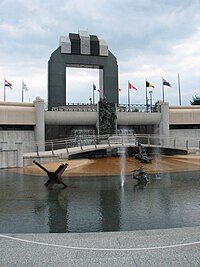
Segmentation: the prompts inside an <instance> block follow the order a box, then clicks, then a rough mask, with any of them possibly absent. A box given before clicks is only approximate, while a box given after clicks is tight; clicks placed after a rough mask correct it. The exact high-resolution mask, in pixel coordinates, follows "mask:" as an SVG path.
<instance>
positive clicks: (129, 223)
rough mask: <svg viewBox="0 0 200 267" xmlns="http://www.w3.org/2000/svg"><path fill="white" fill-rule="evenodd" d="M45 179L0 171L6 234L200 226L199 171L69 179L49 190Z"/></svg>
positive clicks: (1, 221) (0, 224) (1, 228)
mask: <svg viewBox="0 0 200 267" xmlns="http://www.w3.org/2000/svg"><path fill="white" fill-rule="evenodd" d="M46 181H47V177H46V176H31V175H23V174H20V173H13V172H11V171H7V170H1V171H0V232H1V233H48V232H51V233H66V232H72V233H78V232H102V231H105V232H106V231H129V230H139V229H140V230H143V229H161V228H175V227H187V226H199V225H200V212H199V210H200V201H199V200H200V172H199V171H194V172H178V173H164V174H159V176H158V175H155V174H154V175H153V174H152V175H150V182H149V183H148V184H147V185H146V186H139V185H137V182H136V181H135V180H133V179H132V176H126V177H125V184H124V187H123V188H121V181H120V176H105V177H67V178H65V179H64V181H65V182H66V183H67V184H68V186H69V187H68V188H66V189H63V188H62V186H61V185H55V186H54V187H53V189H52V190H47V189H46V187H45V186H44V183H45V182H46Z"/></svg>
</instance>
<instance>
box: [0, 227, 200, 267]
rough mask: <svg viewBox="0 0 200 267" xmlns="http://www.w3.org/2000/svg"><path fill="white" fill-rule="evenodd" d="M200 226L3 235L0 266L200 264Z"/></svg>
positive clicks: (186, 266)
mask: <svg viewBox="0 0 200 267" xmlns="http://www.w3.org/2000/svg"><path fill="white" fill-rule="evenodd" d="M199 251H200V227H188V228H176V229H163V230H147V231H130V232H126V231H125V232H103V233H81V234H72V233H66V234H0V255H1V257H0V266H1V267H8V266H10V267H11V266H16V267H18V266H19V267H29V266H31V267H35V266H37V267H41V266H44V267H46V266H48V267H51V266H52V267H53V266H55V267H57V266H73V267H81V266H84V267H85V266H87V267H89V266H91V267H94V266H95V267H101V266H103V267H106V266H109V267H110V266H111V267H118V266H119V267H121V266H126V267H127V266H130V267H138V266H140V267H149V266H162V267H167V266H173V267H176V266H180V267H184V266H185V267H188V266H200V258H199Z"/></svg>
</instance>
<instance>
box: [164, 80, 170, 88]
mask: <svg viewBox="0 0 200 267" xmlns="http://www.w3.org/2000/svg"><path fill="white" fill-rule="evenodd" d="M163 85H165V86H169V87H171V84H170V83H169V82H168V81H166V80H165V79H164V78H163Z"/></svg>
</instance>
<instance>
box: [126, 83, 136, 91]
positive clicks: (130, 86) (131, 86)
mask: <svg viewBox="0 0 200 267" xmlns="http://www.w3.org/2000/svg"><path fill="white" fill-rule="evenodd" d="M128 89H134V90H136V91H137V90H138V89H137V88H136V87H135V86H133V85H132V84H131V83H128Z"/></svg>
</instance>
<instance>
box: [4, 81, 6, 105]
mask: <svg viewBox="0 0 200 267" xmlns="http://www.w3.org/2000/svg"><path fill="white" fill-rule="evenodd" d="M5 80H6V79H5V78H4V102H5V101H6V86H5Z"/></svg>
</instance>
